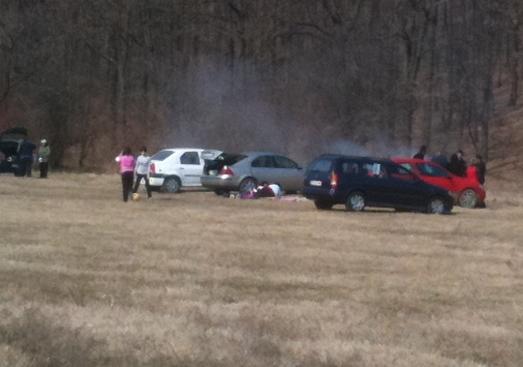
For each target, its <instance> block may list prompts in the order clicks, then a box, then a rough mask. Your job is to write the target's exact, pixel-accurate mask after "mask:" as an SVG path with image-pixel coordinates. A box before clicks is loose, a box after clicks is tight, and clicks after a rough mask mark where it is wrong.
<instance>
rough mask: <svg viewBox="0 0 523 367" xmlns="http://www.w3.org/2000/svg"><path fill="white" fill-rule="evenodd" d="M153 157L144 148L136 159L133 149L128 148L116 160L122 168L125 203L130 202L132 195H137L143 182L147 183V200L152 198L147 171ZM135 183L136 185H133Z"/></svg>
mask: <svg viewBox="0 0 523 367" xmlns="http://www.w3.org/2000/svg"><path fill="white" fill-rule="evenodd" d="M150 160H151V157H150V156H148V155H147V148H146V147H142V149H141V150H140V155H139V156H138V157H135V156H134V155H133V153H132V151H131V148H129V147H126V148H124V149H123V151H122V152H121V153H120V155H118V157H116V158H115V161H116V162H118V164H119V166H120V175H121V177H122V194H123V201H124V202H127V201H128V200H129V195H130V194H133V195H135V194H137V192H138V188H139V187H140V183H141V182H142V180H144V181H145V189H146V191H147V198H151V197H152V195H151V187H150V186H149V180H148V178H147V169H148V167H149V161H150ZM133 182H134V185H133Z"/></svg>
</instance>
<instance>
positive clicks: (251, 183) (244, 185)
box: [240, 177, 257, 193]
mask: <svg viewBox="0 0 523 367" xmlns="http://www.w3.org/2000/svg"><path fill="white" fill-rule="evenodd" d="M256 186H257V182H256V180H255V179H254V178H252V177H248V178H244V179H243V180H242V182H241V183H240V192H241V193H244V192H249V191H252V190H254V189H255V188H256Z"/></svg>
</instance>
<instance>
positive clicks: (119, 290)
mask: <svg viewBox="0 0 523 367" xmlns="http://www.w3.org/2000/svg"><path fill="white" fill-rule="evenodd" d="M488 205H489V208H488V209H484V210H463V209H459V208H458V209H456V210H455V211H454V214H453V215H447V216H430V215H424V214H413V213H394V212H386V211H369V212H365V213H361V214H349V213H345V212H343V211H336V210H335V211H332V212H320V211H317V210H315V209H314V207H313V205H312V204H311V203H309V202H277V201H272V200H260V201H242V200H232V199H225V198H218V197H215V196H214V194H212V193H202V192H186V193H183V194H179V195H156V196H155V197H154V198H153V199H152V200H149V201H140V202H136V203H134V202H129V203H127V204H125V203H123V202H121V201H120V191H119V178H118V176H116V175H100V176H99V175H87V174H85V175H72V174H67V175H65V174H60V175H59V174H56V175H52V176H51V178H50V179H49V180H39V179H36V178H33V179H27V178H26V179H18V178H14V177H11V176H1V177H0V316H1V317H0V366H1V367H30V366H31V367H32V366H71V367H72V366H74V367H83V366H150V367H153V366H154V367H156V366H159V367H164V366H202V367H203V366H206V367H207V366H209V367H212V366H260V367H261V366H305V367H308V366H310V367H313V366H314V367H322V366H383V367H385V366H387V367H389V366H415V367H420V366H438V367H439V366H456V367H457V366H463V367H479V366H514V367H516V366H522V365H523V196H522V195H521V193H518V192H517V191H514V187H506V186H505V187H503V186H496V185H492V186H491V190H490V192H489V201H488Z"/></svg>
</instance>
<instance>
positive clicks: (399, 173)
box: [387, 164, 416, 181]
mask: <svg viewBox="0 0 523 367" xmlns="http://www.w3.org/2000/svg"><path fill="white" fill-rule="evenodd" d="M387 171H388V174H389V177H390V178H399V179H401V180H405V181H412V180H415V178H416V177H415V176H414V174H413V173H412V172H411V171H410V170H408V169H407V168H405V166H403V164H402V165H397V164H392V165H388V166H387Z"/></svg>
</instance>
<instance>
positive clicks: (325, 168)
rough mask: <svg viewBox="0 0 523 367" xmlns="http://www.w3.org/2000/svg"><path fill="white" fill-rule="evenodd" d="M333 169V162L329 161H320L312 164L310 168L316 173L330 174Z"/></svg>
mask: <svg viewBox="0 0 523 367" xmlns="http://www.w3.org/2000/svg"><path fill="white" fill-rule="evenodd" d="M331 169H332V161H330V160H328V159H320V160H317V161H316V162H312V163H311V165H310V166H309V171H314V172H330V171H331Z"/></svg>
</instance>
